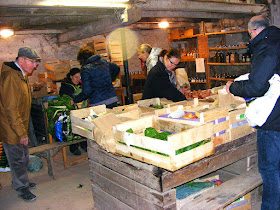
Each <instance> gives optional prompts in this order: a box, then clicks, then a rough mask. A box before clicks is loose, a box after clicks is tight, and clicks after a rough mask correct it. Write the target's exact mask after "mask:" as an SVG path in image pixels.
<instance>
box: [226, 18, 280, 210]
mask: <svg viewBox="0 0 280 210" xmlns="http://www.w3.org/2000/svg"><path fill="white" fill-rule="evenodd" d="M248 31H249V33H250V35H251V41H250V43H249V49H250V50H251V52H252V53H253V58H252V60H251V73H250V75H249V80H245V81H238V82H234V83H232V82H227V84H226V89H227V92H229V93H232V94H233V95H236V96H241V97H243V98H253V97H261V96H263V95H264V94H265V93H266V92H267V91H268V89H269V87H270V84H269V80H270V78H271V77H272V76H273V75H274V74H278V75H279V74H280V29H279V28H277V27H275V26H270V21H269V19H268V18H267V17H264V16H254V17H252V18H251V20H250V21H249V24H248ZM256 128H257V142H258V167H259V172H260V174H261V176H262V179H263V196H262V209H267V210H268V209H280V99H279V98H278V100H277V102H276V104H275V105H274V108H273V110H272V112H271V113H270V115H269V117H268V118H267V120H266V122H265V123H264V124H263V125H262V126H261V127H256Z"/></svg>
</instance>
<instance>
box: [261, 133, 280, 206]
mask: <svg viewBox="0 0 280 210" xmlns="http://www.w3.org/2000/svg"><path fill="white" fill-rule="evenodd" d="M257 134H258V137H257V140H258V164H259V172H260V174H261V176H262V179H263V196H262V210H276V209H280V132H277V131H268V130H262V129H258V131H257Z"/></svg>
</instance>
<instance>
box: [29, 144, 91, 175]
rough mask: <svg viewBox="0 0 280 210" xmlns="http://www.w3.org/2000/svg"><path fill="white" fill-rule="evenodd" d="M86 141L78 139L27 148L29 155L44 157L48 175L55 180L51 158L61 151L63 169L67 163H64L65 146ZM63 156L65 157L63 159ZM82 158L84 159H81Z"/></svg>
mask: <svg viewBox="0 0 280 210" xmlns="http://www.w3.org/2000/svg"><path fill="white" fill-rule="evenodd" d="M84 141H87V139H80V140H74V141H70V142H54V143H50V144H44V145H41V146H37V147H31V148H29V154H35V153H40V154H41V156H43V157H45V158H46V159H47V164H48V174H49V175H50V176H51V177H52V178H53V179H55V172H54V169H53V157H54V156H55V155H56V154H57V153H58V152H59V151H60V150H61V149H63V150H64V152H65V154H64V153H63V161H64V167H67V161H66V150H65V148H66V147H67V146H70V145H72V144H77V143H81V142H84ZM64 155H65V157H64ZM81 157H82V156H81ZM82 158H84V157H82Z"/></svg>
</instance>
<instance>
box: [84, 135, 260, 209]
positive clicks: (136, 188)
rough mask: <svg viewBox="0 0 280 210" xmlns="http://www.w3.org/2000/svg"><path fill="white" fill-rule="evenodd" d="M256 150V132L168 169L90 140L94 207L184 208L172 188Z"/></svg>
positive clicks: (89, 152) (251, 153)
mask: <svg viewBox="0 0 280 210" xmlns="http://www.w3.org/2000/svg"><path fill="white" fill-rule="evenodd" d="M255 153H256V133H254V134H249V135H248V136H244V137H242V138H240V139H237V140H234V141H232V142H227V143H225V144H222V145H219V146H218V147H217V148H216V152H215V154H213V155H211V156H209V157H206V158H204V159H202V160H199V161H197V162H195V163H193V164H190V165H187V166H185V167H183V168H181V169H180V170H177V171H175V172H170V171H167V170H165V169H162V168H160V167H157V166H154V165H149V164H146V163H143V162H140V161H137V160H134V159H132V158H127V157H124V156H118V155H114V154H111V153H108V152H106V151H105V150H103V149H101V148H100V147H99V146H98V145H97V144H96V143H95V142H93V141H90V142H89V144H88V156H89V166H90V177H91V179H92V190H93V199H94V205H95V207H96V208H97V209H117V210H119V209H120V210H123V209H174V210H175V209H184V208H178V205H177V201H178V200H177V198H176V190H175V189H174V188H175V187H177V186H179V185H182V184H184V183H186V182H189V181H191V180H194V179H196V178H198V177H201V176H203V175H206V174H209V173H211V172H213V171H216V170H218V169H220V168H223V167H225V166H227V165H229V164H232V163H234V162H236V161H238V160H241V159H243V158H245V157H247V156H250V155H253V154H255ZM238 184H239V183H238ZM238 184H235V185H236V188H237V187H238ZM243 189H244V188H243ZM243 192H244V191H243ZM227 196H229V195H227ZM233 197H234V198H230V199H231V200H233V199H235V197H236V194H234V195H233ZM228 198H229V197H228ZM205 201H207V200H205ZM190 206H191V205H190ZM224 206H226V203H224ZM193 209H194V208H193ZM198 209H200V208H198ZM206 209H212V208H206Z"/></svg>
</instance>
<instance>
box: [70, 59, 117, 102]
mask: <svg viewBox="0 0 280 210" xmlns="http://www.w3.org/2000/svg"><path fill="white" fill-rule="evenodd" d="M119 72H120V67H118V66H117V65H116V64H114V63H111V62H108V61H106V60H105V59H103V58H101V57H100V55H93V56H91V57H90V58H88V59H87V60H86V62H85V63H84V64H83V66H82V70H81V78H82V85H83V87H82V92H81V93H80V94H79V95H77V96H76V97H74V102H75V103H79V102H81V101H84V100H86V99H88V101H89V103H90V105H91V106H97V105H101V104H105V105H109V104H112V103H115V102H117V100H118V99H117V96H116V90H115V88H114V86H113V84H112V81H114V80H115V79H116V77H117V76H118V74H119Z"/></svg>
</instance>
